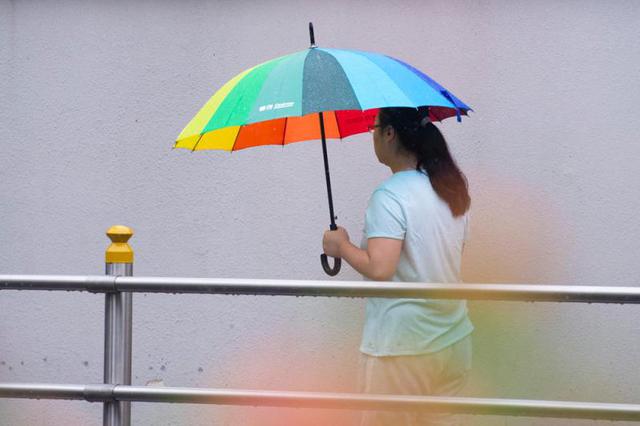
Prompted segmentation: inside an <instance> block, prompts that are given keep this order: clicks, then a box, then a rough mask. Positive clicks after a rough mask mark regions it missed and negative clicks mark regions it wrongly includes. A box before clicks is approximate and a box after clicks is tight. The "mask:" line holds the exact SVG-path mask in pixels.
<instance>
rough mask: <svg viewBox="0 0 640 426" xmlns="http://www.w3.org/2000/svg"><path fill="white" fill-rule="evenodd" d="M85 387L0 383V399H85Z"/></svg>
mask: <svg viewBox="0 0 640 426" xmlns="http://www.w3.org/2000/svg"><path fill="white" fill-rule="evenodd" d="M85 388H86V386H85V385H56V384H48V383H0V398H26V399H85Z"/></svg>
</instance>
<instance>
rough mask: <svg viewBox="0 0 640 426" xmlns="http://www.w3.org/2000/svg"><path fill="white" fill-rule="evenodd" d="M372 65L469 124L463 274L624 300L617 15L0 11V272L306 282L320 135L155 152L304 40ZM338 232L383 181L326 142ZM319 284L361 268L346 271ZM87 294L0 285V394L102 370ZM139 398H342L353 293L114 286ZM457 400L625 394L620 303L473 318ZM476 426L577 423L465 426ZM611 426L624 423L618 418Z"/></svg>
mask: <svg viewBox="0 0 640 426" xmlns="http://www.w3.org/2000/svg"><path fill="white" fill-rule="evenodd" d="M309 20H312V21H313V22H314V24H315V27H316V40H317V41H318V44H319V45H321V46H328V47H342V48H358V49H362V50H371V51H379V52H384V53H387V54H389V55H391V56H395V57H397V58H401V59H404V60H406V61H408V62H410V63H412V64H414V65H415V66H417V67H418V68H420V69H422V70H424V71H425V72H427V73H429V74H430V75H431V76H432V77H433V78H435V79H436V80H437V81H439V82H441V83H442V84H443V85H445V86H446V87H447V88H449V89H450V90H451V91H452V92H453V93H455V94H457V95H458V96H460V97H461V98H462V99H463V100H464V101H465V102H468V103H469V104H470V105H471V106H472V107H473V108H474V109H475V111H476V112H475V113H474V114H473V115H472V116H471V117H470V118H469V119H468V120H465V121H464V122H463V123H462V124H458V123H456V122H455V120H452V121H449V122H446V123H443V124H442V126H441V128H442V129H443V131H444V132H445V134H446V136H447V137H448V139H449V142H450V145H451V148H452V150H453V151H454V153H455V155H456V156H457V159H458V161H459V163H460V165H461V167H462V168H463V170H464V171H465V172H466V174H467V176H468V178H469V182H470V185H471V192H472V198H473V231H472V233H473V236H472V241H471V242H470V244H469V245H468V250H467V253H466V255H465V256H466V257H465V259H464V278H465V280H466V281H467V282H511V283H558V284H576V285H578V284H592V285H628V286H633V285H638V279H637V272H638V266H637V265H638V263H637V255H638V253H639V252H640V239H639V238H638V235H639V234H640V225H639V224H640V221H638V219H637V211H638V210H640V201H639V198H638V194H639V193H640V179H638V172H637V167H638V160H640V145H639V144H638V140H637V138H638V134H639V125H638V123H639V121H638V118H637V116H636V114H635V113H634V110H635V108H636V106H637V105H638V103H639V102H640V85H639V84H638V75H639V74H640V48H639V46H640V32H639V31H638V22H640V3H638V2H636V1H632V0H630V1H607V2H602V1H559V2H557V1H537V2H533V1H506V0H504V1H497V0H496V1H483V2H478V1H449V2H425V1H424V0H420V1H418V0H416V1H408V0H407V1H391V0H386V1H375V2H365V1H352V0H349V1H334V0H324V1H315V2H304V1H303V2H301V1H289V0H278V1H275V0H274V1H261V2H249V1H217V2H213V1H210V2H205V1H182V2H170V1H129V2H124V1H122V2H109V1H89V2H84V1H56V2H45V1H40V2H36V1H11V2H9V1H6V0H2V1H0V72H1V73H2V75H1V76H0V77H1V78H0V89H1V93H0V140H1V141H2V151H1V152H2V153H1V154H0V241H1V244H0V273H2V274H20V273H24V274H100V273H102V271H103V268H104V266H103V252H104V250H105V248H106V246H107V239H106V237H105V236H104V231H106V229H107V228H108V227H109V226H111V225H113V224H120V223H121V224H126V225H129V226H131V227H133V228H134V230H135V236H134V238H133V239H132V241H131V244H132V246H133V247H134V249H135V251H136V262H135V268H134V269H135V271H134V272H135V274H136V275H145V276H148V275H156V276H194V277H247V278H299V279H325V278H326V276H325V275H324V274H323V272H322V270H321V269H320V265H319V262H318V254H319V253H320V238H321V234H322V232H323V230H324V229H325V228H326V227H327V225H328V223H327V222H328V220H327V218H328V212H327V206H326V195H325V187H324V178H323V169H322V165H321V161H322V154H321V149H320V145H319V144H318V143H313V142H310V143H305V144H297V145H293V146H289V147H286V148H285V149H281V148H277V147H266V148H258V149H254V150H249V151H244V152H237V153H234V154H232V155H231V154H228V153H223V152H198V153H190V152H186V151H182V150H177V151H172V150H171V146H172V143H173V141H174V139H175V137H176V136H177V135H178V133H179V132H180V130H182V128H183V127H184V126H185V125H186V123H187V122H188V121H189V120H190V119H191V117H192V116H193V115H194V114H195V113H196V112H197V110H198V109H199V108H200V107H201V106H202V104H204V102H205V101H206V100H207V99H208V98H209V97H210V96H211V95H212V94H213V92H214V91H215V90H216V88H218V87H220V86H221V85H222V84H223V83H224V82H225V81H227V80H228V79H230V78H231V77H233V76H234V75H235V74H237V73H238V72H240V71H242V70H244V69H246V68H248V67H250V66H252V65H255V64H256V63H259V62H262V61H264V60H266V59H269V58H272V57H275V56H277V55H282V54H286V53H289V52H293V51H297V50H302V49H305V48H306V47H307V46H308V34H307V22H309ZM329 156H330V160H331V169H332V178H333V183H334V191H335V192H334V197H335V200H334V201H335V206H336V214H337V215H338V217H339V221H338V223H339V224H342V225H343V226H345V227H347V229H348V230H349V231H350V233H351V235H352V237H353V238H354V239H357V240H359V238H360V232H361V229H362V223H363V212H364V208H365V205H366V201H367V198H368V196H369V194H370V192H371V190H372V189H373V188H374V187H375V186H376V185H377V184H378V183H379V182H380V181H381V180H383V179H384V178H385V177H386V176H387V174H388V172H387V171H386V170H385V169H384V168H383V167H382V166H381V165H379V164H377V163H376V161H375V157H374V155H373V152H372V147H371V144H370V137H369V135H360V136H355V137H352V138H349V139H347V140H345V141H343V142H331V143H330V146H329ZM338 278H340V279H358V278H359V277H358V275H357V274H356V273H355V272H354V271H353V270H351V269H350V268H349V267H345V268H344V271H343V272H342V273H341V274H340V275H339V276H338ZM103 304H104V301H103V297H102V296H100V295H92V294H72V293H47V292H23V293H19V292H10V291H3V292H2V293H1V294H0V382H50V383H56V382H57V383H96V382H100V381H101V379H102V333H103V327H102V321H103V317H102V315H103ZM134 305H135V307H134V359H133V372H134V383H135V384H142V385H144V384H146V383H148V382H157V381H162V382H163V383H164V384H165V385H169V386H198V387H222V388H253V389H289V390H318V391H330V390H335V391H352V390H354V388H355V370H356V366H357V360H358V353H357V347H358V343H359V337H360V331H361V325H362V319H363V301H362V300H342V299H328V298H286V297H272V298H266V297H263V298H258V297H232V296H228V297H223V296H180V295H178V296H173V295H142V294H136V295H135V296H134ZM470 310H471V316H472V319H473V321H474V322H475V324H476V327H477V330H476V333H475V335H474V345H475V347H474V351H475V353H474V357H475V358H474V372H473V377H472V381H471V383H470V384H469V386H468V387H467V389H466V392H465V393H466V394H467V395H474V396H482V397H506V398H531V399H560V400H585V401H601V402H629V403H639V402H640V400H639V396H638V385H639V383H640V360H639V357H638V348H639V342H640V325H639V324H640V311H639V310H638V308H637V307H635V306H628V305H626V306H619V305H612V306H604V305H568V304H547V303H541V304H528V303H489V302H482V303H471V304H470ZM101 410H102V408H101V406H100V404H89V403H85V402H58V401H26V400H0V424H2V425H17V424H21V425H22V424H24V425H50V424H65V425H99V424H101ZM356 418H357V413H356V412H340V411H304V410H277V409H270V408H234V407H206V406H194V405H160V404H157V405H153V404H135V405H134V407H133V421H134V424H137V425H138V424H139V425H179V424H180V425H181V424H192V425H205V424H206V425H210V424H215V425H258V424H261V425H263V424H266V425H285V424H286V425H289V424H291V425H293V424H296V425H298V424H299V425H307V424H308V425H327V424H332V425H348V424H352V422H353V421H354V420H355V419H356ZM465 420H466V421H467V422H468V424H476V425H518V426H520V425H567V424H571V425H574V424H575V425H587V424H607V423H605V422H602V423H598V422H590V421H554V420H541V419H532V418H520V419H517V418H502V417H476V418H473V417H466V418H465ZM620 424H623V423H620Z"/></svg>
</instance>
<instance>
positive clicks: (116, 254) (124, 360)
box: [102, 225, 133, 426]
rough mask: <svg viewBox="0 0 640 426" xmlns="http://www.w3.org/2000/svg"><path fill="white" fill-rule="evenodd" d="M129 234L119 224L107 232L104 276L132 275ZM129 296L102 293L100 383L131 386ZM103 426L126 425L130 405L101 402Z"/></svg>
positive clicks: (130, 233) (128, 403)
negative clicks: (102, 321)
mask: <svg viewBox="0 0 640 426" xmlns="http://www.w3.org/2000/svg"><path fill="white" fill-rule="evenodd" d="M132 235H133V231H132V230H131V228H128V227H126V226H122V225H116V226H112V227H111V228H109V230H107V236H108V237H109V238H110V239H111V245H110V246H109V248H107V252H106V256H105V260H106V275H112V276H114V275H115V276H126V277H130V276H132V275H133V250H132V249H131V247H130V246H129V244H127V241H129V238H131V236H132ZM131 318H132V294H131V293H129V292H125V293H122V292H120V291H113V292H110V293H106V296H105V310H104V319H105V320H104V383H107V384H114V385H130V384H131V329H132V327H131V325H132V321H131ZM102 420H103V421H102V424H103V425H104V426H129V425H130V424H131V403H130V402H128V401H110V402H105V403H104V409H103V417H102Z"/></svg>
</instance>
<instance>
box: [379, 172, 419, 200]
mask: <svg viewBox="0 0 640 426" xmlns="http://www.w3.org/2000/svg"><path fill="white" fill-rule="evenodd" d="M425 184H426V185H427V186H429V187H430V186H431V183H430V182H429V178H428V177H427V175H425V174H424V173H421V172H419V171H417V170H404V171H400V172H396V173H394V174H393V175H391V176H390V177H388V178H387V179H386V180H385V181H384V182H382V183H381V184H380V185H378V187H377V188H376V189H375V191H388V192H389V193H391V194H393V195H395V196H397V197H401V198H406V197H407V196H410V195H411V194H412V193H414V192H415V191H416V190H417V189H418V188H419V189H423V188H424V185H425Z"/></svg>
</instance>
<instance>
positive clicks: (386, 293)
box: [0, 275, 640, 304]
mask: <svg viewBox="0 0 640 426" xmlns="http://www.w3.org/2000/svg"><path fill="white" fill-rule="evenodd" d="M110 280H114V281H110ZM2 289H5V290H78V291H83V290H84V291H114V290H117V291H126V292H142V293H209V294H242V295H271V296H326V297H388V298H428V299H468V300H508V301H530V302H534V301H537V302H579V303H620V304H623V303H633V304H636V303H640V287H637V286H636V287H608V286H574V285H546V284H536V285H533V284H468V283H465V284H433V283H432V284H423V283H401V282H373V281H303V280H268V279H267V280H265V279H222V278H167V277H122V276H120V277H108V276H55V275H54V276H46V275H0V290H2Z"/></svg>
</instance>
